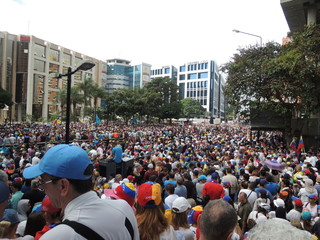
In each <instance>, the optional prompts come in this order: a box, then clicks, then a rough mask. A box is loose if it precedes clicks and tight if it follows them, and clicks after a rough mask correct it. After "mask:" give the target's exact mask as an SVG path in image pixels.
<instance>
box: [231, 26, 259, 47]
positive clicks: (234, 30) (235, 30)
mask: <svg viewBox="0 0 320 240" xmlns="http://www.w3.org/2000/svg"><path fill="white" fill-rule="evenodd" d="M232 31H233V32H235V33H242V34H246V35H250V36H253V37H257V38H260V47H262V37H261V36H259V35H255V34H252V33H247V32H242V31H240V30H237V29H233V30H232Z"/></svg>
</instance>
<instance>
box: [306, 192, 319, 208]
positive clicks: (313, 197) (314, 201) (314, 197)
mask: <svg viewBox="0 0 320 240" xmlns="http://www.w3.org/2000/svg"><path fill="white" fill-rule="evenodd" d="M317 201H318V196H317V195H316V194H311V195H309V196H308V202H309V203H310V204H311V205H315V204H317Z"/></svg>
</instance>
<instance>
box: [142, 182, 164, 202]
mask: <svg viewBox="0 0 320 240" xmlns="http://www.w3.org/2000/svg"><path fill="white" fill-rule="evenodd" d="M137 201H138V203H139V204H140V205H141V206H143V207H151V208H152V207H156V206H158V205H159V204H160V203H161V187H160V185H159V184H158V183H153V182H146V183H143V184H142V185H141V186H140V187H139V191H138V197H137ZM150 201H152V202H151V203H150Z"/></svg>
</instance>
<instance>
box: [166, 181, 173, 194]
mask: <svg viewBox="0 0 320 240" xmlns="http://www.w3.org/2000/svg"><path fill="white" fill-rule="evenodd" d="M165 190H166V191H167V193H168V194H169V195H170V194H174V186H173V185H172V184H171V183H169V184H167V185H166V186H165Z"/></svg>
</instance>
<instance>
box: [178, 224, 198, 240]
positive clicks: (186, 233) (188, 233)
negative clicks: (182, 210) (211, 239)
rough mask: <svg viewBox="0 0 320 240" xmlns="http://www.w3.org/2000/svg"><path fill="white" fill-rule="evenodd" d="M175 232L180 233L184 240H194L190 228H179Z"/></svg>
mask: <svg viewBox="0 0 320 240" xmlns="http://www.w3.org/2000/svg"><path fill="white" fill-rule="evenodd" d="M176 232H179V233H181V234H182V235H183V236H184V239H185V240H194V237H195V234H194V233H193V232H192V230H191V229H190V228H181V227H180V228H179V230H176Z"/></svg>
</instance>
